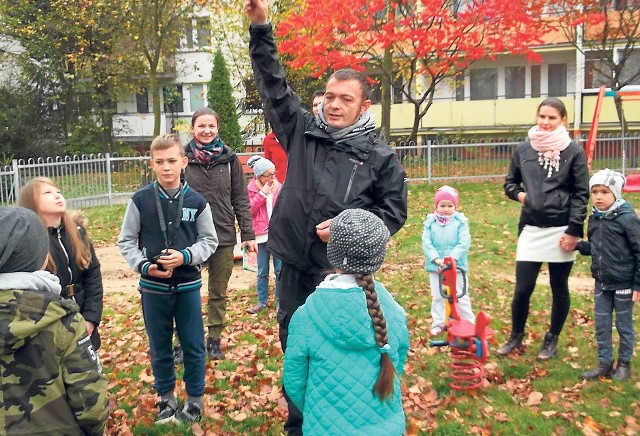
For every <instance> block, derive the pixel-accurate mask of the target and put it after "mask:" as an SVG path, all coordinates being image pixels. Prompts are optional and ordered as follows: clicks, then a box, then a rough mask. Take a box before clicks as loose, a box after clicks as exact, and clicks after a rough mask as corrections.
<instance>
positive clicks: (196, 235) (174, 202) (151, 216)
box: [118, 182, 218, 292]
mask: <svg viewBox="0 0 640 436" xmlns="http://www.w3.org/2000/svg"><path fill="white" fill-rule="evenodd" d="M156 185H158V182H153V183H151V184H150V185H148V186H146V187H144V188H142V189H139V190H138V191H136V193H135V194H133V196H132V197H131V200H129V205H128V206H127V210H126V212H125V215H124V219H123V221H122V228H121V230H120V238H119V239H118V246H119V247H120V250H121V251H122V254H123V256H124V258H125V259H126V260H127V263H128V264H129V266H130V267H131V268H132V269H133V270H134V271H136V272H139V273H140V274H141V276H140V286H141V287H142V288H144V289H147V290H151V291H157V292H174V291H191V290H196V289H200V286H201V284H202V283H201V274H200V265H201V264H202V263H203V262H204V261H206V260H207V259H208V258H209V256H211V254H212V253H213V252H214V251H215V250H216V248H217V246H218V237H217V235H216V231H215V226H214V225H213V220H212V218H211V208H210V207H209V205H208V204H207V201H206V200H205V199H204V197H203V196H202V195H200V194H199V193H197V192H196V191H194V190H193V189H191V188H190V187H189V185H187V184H186V183H185V184H184V185H183V189H182V195H184V200H183V205H182V211H181V212H180V213H179V215H177V213H176V212H177V208H178V203H179V201H178V197H177V194H176V196H173V197H169V195H168V194H167V192H166V191H165V190H164V189H163V188H162V187H160V186H159V185H158V186H159V188H158V189H159V194H158V195H159V198H160V203H161V205H162V210H163V215H164V217H165V221H166V222H167V229H168V231H169V228H170V227H171V226H170V225H169V221H173V219H174V218H175V217H176V216H179V217H180V219H181V223H180V227H178V233H177V236H176V237H175V238H174V240H173V243H172V244H171V246H170V247H169V248H172V249H174V250H179V251H181V252H182V254H183V256H184V259H185V263H184V265H181V266H179V267H178V268H176V269H174V270H173V275H172V276H171V277H170V278H168V279H161V278H157V277H152V276H149V275H148V274H147V272H148V270H149V267H150V266H151V261H150V260H152V259H153V258H154V257H155V256H158V255H159V254H160V253H161V252H162V251H163V250H164V248H165V239H164V235H163V232H162V230H161V228H160V225H159V222H160V218H159V215H158V209H157V205H156Z"/></svg>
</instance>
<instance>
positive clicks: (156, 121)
mask: <svg viewBox="0 0 640 436" xmlns="http://www.w3.org/2000/svg"><path fill="white" fill-rule="evenodd" d="M149 88H151V104H152V105H153V137H154V138H155V137H156V136H158V135H159V134H160V89H158V78H157V76H156V71H153V69H152V71H149Z"/></svg>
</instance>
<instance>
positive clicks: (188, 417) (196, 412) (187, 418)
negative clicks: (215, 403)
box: [178, 402, 202, 422]
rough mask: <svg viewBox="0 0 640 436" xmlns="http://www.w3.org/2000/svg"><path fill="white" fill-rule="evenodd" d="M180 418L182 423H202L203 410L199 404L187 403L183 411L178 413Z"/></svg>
mask: <svg viewBox="0 0 640 436" xmlns="http://www.w3.org/2000/svg"><path fill="white" fill-rule="evenodd" d="M178 418H179V419H180V421H182V422H200V418H202V408H201V406H200V405H199V404H197V403H189V402H187V403H185V404H184V407H183V408H182V410H181V411H179V412H178Z"/></svg>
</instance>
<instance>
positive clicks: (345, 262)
mask: <svg viewBox="0 0 640 436" xmlns="http://www.w3.org/2000/svg"><path fill="white" fill-rule="evenodd" d="M388 240H389V229H387V227H386V226H385V225H384V222H383V221H382V220H381V219H380V218H378V217H377V216H376V215H374V214H372V213H371V212H369V211H366V210H363V209H347V210H344V211H342V212H341V213H340V214H339V215H338V216H337V217H335V218H334V219H333V220H332V221H331V227H330V228H329V243H328V244H327V258H328V259H329V263H330V264H331V266H333V267H334V268H336V269H339V270H341V271H344V272H346V273H350V274H354V273H359V274H371V273H373V272H375V271H377V270H378V269H379V268H380V265H382V262H383V261H384V256H385V254H386V252H387V241H388Z"/></svg>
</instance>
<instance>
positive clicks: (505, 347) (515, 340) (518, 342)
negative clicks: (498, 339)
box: [496, 332, 524, 357]
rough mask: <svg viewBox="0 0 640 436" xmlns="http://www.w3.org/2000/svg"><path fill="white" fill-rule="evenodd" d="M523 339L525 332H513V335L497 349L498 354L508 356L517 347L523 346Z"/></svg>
mask: <svg viewBox="0 0 640 436" xmlns="http://www.w3.org/2000/svg"><path fill="white" fill-rule="evenodd" d="M523 339H524V332H522V333H513V332H511V336H509V339H508V340H507V342H505V343H504V344H502V345H500V347H498V349H497V350H496V354H497V355H498V356H502V357H504V356H506V355H507V354H509V353H511V352H512V351H513V350H515V349H516V348H520V346H522V340H523Z"/></svg>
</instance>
